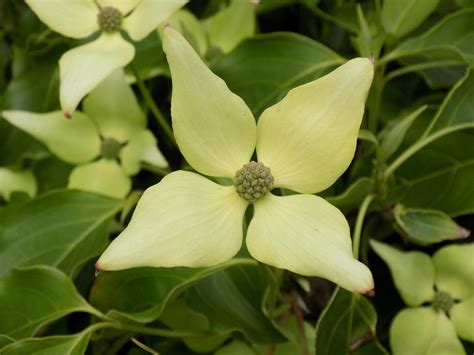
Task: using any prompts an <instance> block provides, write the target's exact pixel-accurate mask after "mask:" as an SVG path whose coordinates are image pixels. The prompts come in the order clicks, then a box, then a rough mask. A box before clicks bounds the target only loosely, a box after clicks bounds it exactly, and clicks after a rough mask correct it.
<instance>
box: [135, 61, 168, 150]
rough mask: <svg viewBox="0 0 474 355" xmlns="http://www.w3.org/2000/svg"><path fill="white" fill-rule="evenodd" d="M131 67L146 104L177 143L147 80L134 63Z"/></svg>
mask: <svg viewBox="0 0 474 355" xmlns="http://www.w3.org/2000/svg"><path fill="white" fill-rule="evenodd" d="M130 68H132V71H133V75H135V78H136V79H137V85H138V89H139V90H140V92H141V94H142V96H143V99H144V100H145V103H146V105H147V106H148V108H149V109H150V111H151V113H152V114H153V116H154V117H155V119H156V121H157V122H158V124H159V125H160V127H161V128H162V129H163V131H164V132H165V133H166V135H167V136H168V138H169V139H170V140H171V142H173V143H174V144H176V141H175V138H174V135H173V130H172V129H171V126H170V125H169V123H168V121H167V120H166V118H165V116H164V115H163V114H162V113H161V111H160V109H159V108H158V106H156V104H155V101H153V98H152V97H151V94H150V92H149V91H148V88H147V87H146V85H145V82H144V81H143V79H142V77H141V76H140V73H139V72H138V70H137V68H136V67H135V66H134V65H133V63H131V64H130Z"/></svg>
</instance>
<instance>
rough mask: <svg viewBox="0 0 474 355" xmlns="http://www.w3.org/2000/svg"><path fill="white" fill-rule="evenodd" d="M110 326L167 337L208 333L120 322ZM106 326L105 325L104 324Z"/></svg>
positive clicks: (109, 326)
mask: <svg viewBox="0 0 474 355" xmlns="http://www.w3.org/2000/svg"><path fill="white" fill-rule="evenodd" d="M105 324H108V328H114V329H118V330H124V331H129V332H132V333H140V334H148V335H154V336H161V337H167V338H191V337H201V336H203V335H207V333H204V332H202V333H194V332H181V331H175V330H171V329H161V328H148V327H145V326H141V325H132V324H125V323H119V322H109V323H105ZM104 327H105V326H104Z"/></svg>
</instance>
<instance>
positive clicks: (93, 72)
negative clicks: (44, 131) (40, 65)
mask: <svg viewBox="0 0 474 355" xmlns="http://www.w3.org/2000/svg"><path fill="white" fill-rule="evenodd" d="M134 55H135V48H134V47H133V46H132V45H131V44H130V43H128V42H127V41H125V40H124V39H123V38H122V36H121V35H120V34H119V33H114V34H106V33H103V34H102V35H101V36H100V37H99V38H97V39H96V40H95V41H93V42H91V43H87V44H85V45H83V46H80V47H76V48H73V49H71V50H69V51H67V52H66V53H64V54H63V56H62V57H61V59H60V60H59V69H60V78H61V85H60V96H59V98H60V102H61V108H62V110H63V112H64V114H65V115H70V114H72V113H73V112H74V110H75V109H76V107H77V105H78V104H79V102H80V101H81V100H82V98H83V97H84V96H85V95H87V94H88V93H89V92H91V91H92V90H93V89H94V88H95V87H96V86H97V85H98V84H99V83H100V82H101V81H102V80H104V79H105V78H106V77H108V76H109V75H110V74H111V73H112V72H113V71H114V70H115V69H117V68H121V67H124V66H125V65H127V64H128V63H130V62H131V61H132V59H133V56H134Z"/></svg>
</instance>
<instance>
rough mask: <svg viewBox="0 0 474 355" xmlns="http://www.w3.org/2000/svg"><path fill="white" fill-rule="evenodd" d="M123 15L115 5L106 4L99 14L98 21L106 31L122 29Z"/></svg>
mask: <svg viewBox="0 0 474 355" xmlns="http://www.w3.org/2000/svg"><path fill="white" fill-rule="evenodd" d="M122 18H123V15H122V13H121V12H120V10H119V9H117V8H115V7H113V6H105V7H103V8H102V9H100V12H99V13H98V14H97V22H98V24H99V27H100V29H101V30H102V31H104V32H115V31H118V30H119V29H120V26H121V24H122Z"/></svg>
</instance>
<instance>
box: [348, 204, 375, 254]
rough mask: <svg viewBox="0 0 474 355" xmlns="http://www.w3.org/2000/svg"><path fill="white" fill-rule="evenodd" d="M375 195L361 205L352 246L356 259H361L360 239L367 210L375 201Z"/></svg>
mask: <svg viewBox="0 0 474 355" xmlns="http://www.w3.org/2000/svg"><path fill="white" fill-rule="evenodd" d="M374 197H375V196H374V195H367V196H366V197H365V199H364V201H362V204H361V205H360V209H359V213H358V214H357V219H356V224H355V228H354V240H353V244H352V252H353V254H354V257H355V258H356V259H359V250H360V238H361V235H362V225H363V224H364V218H365V215H366V214H367V210H368V208H369V206H370V203H371V202H372V200H373V199H374Z"/></svg>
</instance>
